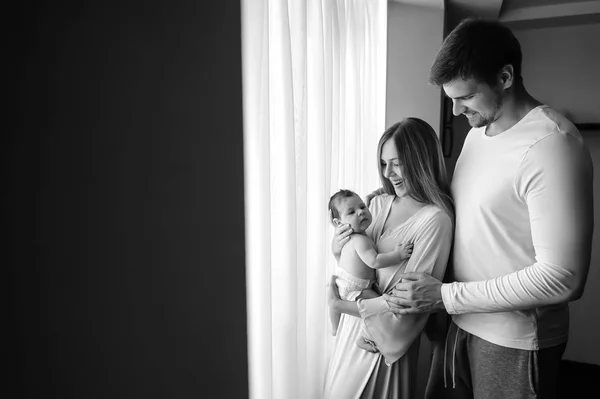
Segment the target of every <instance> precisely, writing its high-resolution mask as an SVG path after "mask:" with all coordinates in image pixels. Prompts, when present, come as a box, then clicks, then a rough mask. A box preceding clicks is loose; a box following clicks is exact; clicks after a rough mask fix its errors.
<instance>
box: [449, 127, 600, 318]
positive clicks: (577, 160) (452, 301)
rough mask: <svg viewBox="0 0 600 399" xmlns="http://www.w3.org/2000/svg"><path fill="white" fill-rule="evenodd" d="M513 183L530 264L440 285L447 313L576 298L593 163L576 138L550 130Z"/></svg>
mask: <svg viewBox="0 0 600 399" xmlns="http://www.w3.org/2000/svg"><path fill="white" fill-rule="evenodd" d="M521 171H522V173H521V174H520V175H519V179H518V181H517V188H518V189H519V194H520V195H521V197H522V198H523V199H524V200H525V201H526V202H527V207H528V209H529V220H530V223H531V235H532V239H533V246H534V250H535V255H536V262H535V263H534V264H532V265H530V266H527V267H525V268H524V269H522V270H519V271H518V272H515V273H511V274H508V275H506V276H502V277H498V278H495V279H492V280H487V281H480V282H469V283H451V284H447V285H446V284H445V285H444V286H443V287H442V289H441V293H442V296H443V300H444V304H445V305H446V308H447V309H448V311H449V312H450V313H473V312H502V311H510V310H520V309H529V308H535V307H540V306H547V305H554V304H559V303H565V302H569V301H574V300H576V299H579V298H580V297H581V295H582V294H583V289H584V287H585V282H586V279H587V275H588V271H589V266H590V257H591V245H592V234H593V229H594V208H593V206H594V202H593V165H592V161H591V157H590V155H589V152H588V150H587V149H586V148H585V146H584V145H583V144H582V143H581V141H579V140H578V139H577V138H575V137H573V136H571V135H568V134H553V135H551V136H549V137H546V138H544V139H542V140H540V141H539V142H538V143H537V144H535V145H534V146H533V147H532V148H531V149H530V150H529V152H528V154H527V156H526V158H525V159H524V161H523V164H522V166H521Z"/></svg>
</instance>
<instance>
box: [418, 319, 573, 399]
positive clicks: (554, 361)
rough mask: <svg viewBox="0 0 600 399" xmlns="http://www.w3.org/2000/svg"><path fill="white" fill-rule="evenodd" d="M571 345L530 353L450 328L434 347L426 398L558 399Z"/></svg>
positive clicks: (457, 328)
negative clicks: (560, 376)
mask: <svg viewBox="0 0 600 399" xmlns="http://www.w3.org/2000/svg"><path fill="white" fill-rule="evenodd" d="M566 346H567V344H566V343H564V344H561V345H558V346H554V347H551V348H546V349H540V350H537V351H529V350H522V349H514V348H506V347H503V346H499V345H495V344H492V343H490V342H488V341H485V340H483V339H481V338H478V337H476V336H474V335H472V334H469V333H468V332H466V331H464V330H461V329H460V328H459V327H458V326H457V325H456V324H454V323H450V326H449V330H448V335H447V336H446V341H445V342H436V343H433V359H432V364H431V372H430V374H429V380H428V382H427V389H426V392H425V398H426V399H442V398H443V399H446V398H448V399H534V398H535V399H553V398H555V397H556V393H557V385H556V383H557V380H558V367H559V364H560V360H561V358H562V355H563V353H564V351H565V348H566Z"/></svg>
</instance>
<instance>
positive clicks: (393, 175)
mask: <svg viewBox="0 0 600 399" xmlns="http://www.w3.org/2000/svg"><path fill="white" fill-rule="evenodd" d="M380 161H381V169H382V170H383V176H384V177H385V178H386V179H388V180H389V181H390V183H392V185H393V186H394V191H395V192H396V195H397V196H398V197H404V196H405V195H407V194H408V192H409V187H408V182H406V181H405V180H404V166H403V165H401V164H400V160H399V159H398V151H397V150H396V145H395V144H394V140H388V141H386V142H385V143H383V146H382V147H381V160H380Z"/></svg>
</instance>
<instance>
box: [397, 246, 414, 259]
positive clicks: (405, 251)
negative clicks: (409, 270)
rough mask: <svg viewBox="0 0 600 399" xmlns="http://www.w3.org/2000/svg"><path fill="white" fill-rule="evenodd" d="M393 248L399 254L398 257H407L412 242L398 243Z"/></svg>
mask: <svg viewBox="0 0 600 399" xmlns="http://www.w3.org/2000/svg"><path fill="white" fill-rule="evenodd" d="M394 250H395V251H396V252H398V253H399V254H400V259H408V258H410V256H411V255H412V251H413V244H412V243H408V244H404V243H402V244H398V245H396V248H394Z"/></svg>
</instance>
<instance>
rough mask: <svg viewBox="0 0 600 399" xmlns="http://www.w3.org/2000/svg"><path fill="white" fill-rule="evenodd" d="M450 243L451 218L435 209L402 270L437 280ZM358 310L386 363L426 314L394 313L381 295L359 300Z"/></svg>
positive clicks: (410, 338)
mask: <svg viewBox="0 0 600 399" xmlns="http://www.w3.org/2000/svg"><path fill="white" fill-rule="evenodd" d="M451 243H452V221H451V220H450V217H448V215H446V214H445V213H444V212H442V211H439V212H437V213H435V214H433V216H432V217H431V218H430V219H429V220H427V221H426V222H425V223H424V224H423V226H421V228H420V230H419V232H418V233H417V236H416V239H415V242H414V249H413V253H412V255H411V257H410V259H409V260H408V263H407V266H406V271H416V272H425V273H429V274H431V275H433V276H434V277H436V278H438V279H441V278H442V276H443V275H444V273H445V271H446V265H447V262H448V255H449V253H450V247H451ZM357 304H358V310H359V312H360V315H361V317H362V318H363V320H364V323H365V326H366V329H367V331H368V332H369V333H370V334H371V337H372V340H373V341H374V342H375V344H376V346H377V349H378V350H379V352H380V353H381V354H382V355H383V356H384V357H385V362H386V364H388V365H389V364H392V363H393V362H395V361H396V360H398V359H400V357H402V355H404V353H406V351H408V349H409V348H410V346H411V345H412V343H413V342H414V340H415V338H417V337H418V336H419V334H420V333H421V331H422V330H423V328H424V327H425V324H426V322H427V318H428V315H427V314H420V315H396V314H394V313H392V312H391V311H390V306H389V305H388V303H387V301H386V300H385V299H383V298H382V297H378V298H373V299H359V300H358V301H357Z"/></svg>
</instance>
